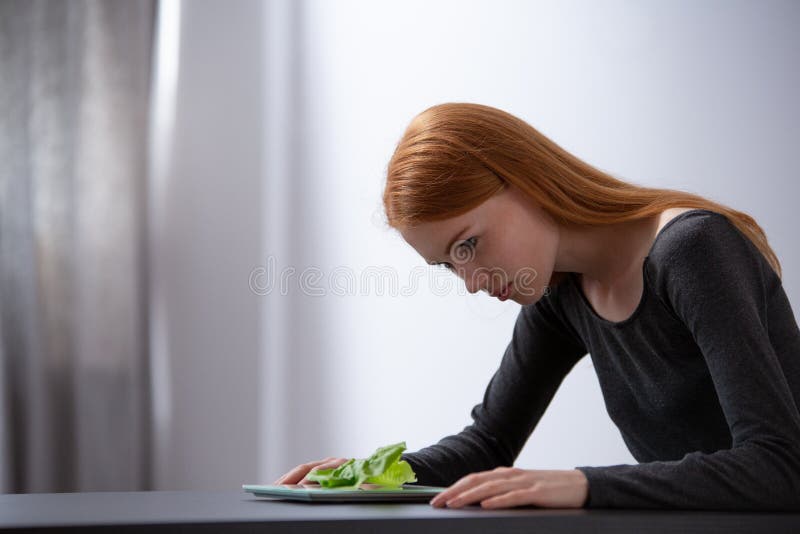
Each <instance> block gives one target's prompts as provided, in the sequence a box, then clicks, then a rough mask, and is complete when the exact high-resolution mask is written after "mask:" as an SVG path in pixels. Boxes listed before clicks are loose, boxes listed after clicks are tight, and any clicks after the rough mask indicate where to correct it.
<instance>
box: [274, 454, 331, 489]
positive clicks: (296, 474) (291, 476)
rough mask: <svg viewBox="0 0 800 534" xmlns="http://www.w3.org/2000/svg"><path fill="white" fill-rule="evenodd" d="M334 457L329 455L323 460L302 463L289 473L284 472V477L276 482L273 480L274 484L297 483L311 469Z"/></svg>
mask: <svg viewBox="0 0 800 534" xmlns="http://www.w3.org/2000/svg"><path fill="white" fill-rule="evenodd" d="M332 459H333V457H331V456H328V457H327V458H324V459H322V460H317V461H315V462H308V463H305V464H300V465H298V466H297V467H295V468H294V469H292V470H291V471H289V472H288V473H286V474H284V475H283V476H282V477H280V478H278V479H277V480H276V481H275V482H273V484H274V485H276V486H278V485H280V484H297V482H298V481H299V480H300V479H302V478H303V477H304V476H306V475H307V474H308V472H309V471H310V470H312V469H313V468H315V467H316V466H318V465H321V464H323V463H325V462H328V461H330V460H332Z"/></svg>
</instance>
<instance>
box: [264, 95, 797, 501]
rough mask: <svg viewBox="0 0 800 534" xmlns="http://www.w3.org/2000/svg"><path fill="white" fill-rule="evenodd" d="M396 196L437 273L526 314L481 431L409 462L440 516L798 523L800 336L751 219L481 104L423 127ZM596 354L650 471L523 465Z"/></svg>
mask: <svg viewBox="0 0 800 534" xmlns="http://www.w3.org/2000/svg"><path fill="white" fill-rule="evenodd" d="M383 200H384V207H385V211H386V215H387V218H388V222H389V224H390V225H391V226H392V227H394V228H396V229H397V230H398V231H399V232H400V233H401V235H402V236H403V238H404V239H405V240H406V241H407V242H408V243H409V245H411V246H412V247H413V248H414V249H415V250H416V251H417V252H419V254H420V255H421V256H422V257H423V258H425V260H426V261H427V262H428V263H431V264H437V265H443V266H444V267H446V268H448V269H451V270H452V271H453V272H454V273H455V274H457V275H458V276H459V277H461V278H462V279H463V280H464V283H465V284H466V286H467V288H468V290H469V291H470V292H473V293H474V292H476V291H479V290H483V291H486V292H487V293H489V294H490V295H492V296H495V297H497V298H499V299H500V300H506V299H512V300H514V301H516V302H518V303H520V304H522V305H523V306H522V308H521V310H520V312H519V316H518V317H517V321H516V323H515V326H514V331H513V335H512V339H511V341H510V343H509V345H508V347H507V349H506V351H505V354H504V355H503V358H502V361H501V363H500V365H499V368H498V370H497V371H496V373H495V374H494V376H493V377H492V378H491V380H490V382H489V385H488V387H487V389H486V391H485V394H484V398H483V401H482V403H480V404H478V405H477V406H475V407H474V408H473V410H472V412H471V415H472V419H473V423H472V424H471V425H470V426H468V427H466V428H464V430H463V431H462V432H460V433H459V434H457V435H453V436H447V437H445V438H443V439H441V440H440V441H439V442H438V443H436V444H435V445H431V446H429V447H426V448H424V449H422V450H420V451H418V452H415V453H408V454H404V455H403V459H404V460H406V461H408V462H409V463H410V464H411V466H412V467H413V469H414V471H415V472H416V473H417V477H418V483H419V484H425V485H437V486H450V487H449V488H448V489H447V490H446V491H445V492H443V493H441V494H440V495H438V496H437V497H436V498H435V499H434V500H433V501H432V504H433V505H434V506H450V507H460V506H465V505H469V504H480V505H481V506H483V507H487V508H506V507H515V506H524V505H535V506H541V507H560V508H565V507H567V508H574V507H592V508H601V507H617V508H701V509H720V510H745V509H751V510H758V509H761V510H768V509H769V510H800V413H798V405H800V330H798V326H797V322H796V320H795V318H794V315H793V313H792V309H791V307H790V304H789V301H788V299H787V297H786V293H785V292H784V289H783V286H782V283H781V268H780V263H779V261H778V258H777V257H776V255H775V253H774V252H773V251H772V249H771V248H770V246H769V244H768V242H767V238H766V235H765V234H764V231H763V230H762V229H761V227H760V226H759V225H758V224H757V223H756V221H754V220H753V219H752V218H751V217H749V216H748V215H746V214H745V213H742V212H739V211H736V210H734V209H732V208H729V207H726V206H724V205H721V204H718V203H715V202H712V201H710V200H708V199H705V198H702V197H700V196H697V195H694V194H690V193H686V192H681V191H675V190H668V189H655V188H648V187H641V186H637V185H633V184H631V183H626V182H623V181H620V180H618V179H616V178H613V177H612V176H610V175H608V174H607V173H604V172H602V171H600V170H598V169H596V168H594V167H592V166H590V165H588V164H586V163H585V162H583V161H581V160H579V159H578V158H576V157H575V156H573V155H572V154H570V153H568V152H567V151H565V150H563V149H562V148H560V147H559V146H558V145H556V144H555V143H554V142H553V141H551V140H550V139H548V138H547V137H545V136H544V135H542V134H541V133H539V132H538V131H537V130H536V129H534V128H533V127H531V126H530V125H529V124H527V123H526V122H524V121H523V120H521V119H519V118H517V117H515V116H513V115H510V114H508V113H506V112H504V111H501V110H498V109H495V108H492V107H488V106H483V105H478V104H467V103H448V104H442V105H437V106H433V107H431V108H429V109H427V110H425V111H423V112H422V113H420V114H419V115H418V116H417V117H415V118H414V120H413V121H412V122H411V124H410V125H409V126H408V128H407V129H406V131H405V133H404V135H403V136H402V138H401V140H400V142H399V144H398V146H397V149H396V151H395V153H394V155H393V156H392V159H391V161H390V163H389V167H388V176H387V182H386V188H385V191H384V197H383ZM587 353H588V354H590V355H591V359H592V362H593V365H594V368H595V370H596V372H597V376H598V379H599V382H600V386H601V390H602V393H603V397H604V400H605V404H606V408H607V410H608V413H609V415H610V417H611V419H612V420H613V421H614V423H615V424H616V425H617V427H618V428H619V430H620V432H621V434H622V437H623V439H624V441H625V443H626V445H627V446H628V449H629V450H630V451H631V454H632V455H633V456H634V458H636V460H637V462H639V463H638V464H635V465H613V466H602V467H591V466H583V467H576V468H575V469H572V470H534V469H522V468H514V467H511V466H512V465H513V463H514V461H515V459H516V458H517V456H518V455H519V453H520V451H521V450H522V447H523V446H524V444H525V443H526V441H527V439H528V438H529V436H530V435H531V433H532V432H533V430H534V428H535V427H536V425H537V423H538V422H539V420H540V418H541V416H542V414H543V413H544V411H545V409H546V408H547V406H548V404H549V403H550V401H551V399H552V397H553V395H554V394H555V392H556V390H557V389H558V387H559V385H560V384H561V382H562V380H563V378H564V377H565V376H566V374H567V373H568V372H569V371H570V370H571V369H572V367H573V366H574V365H575V363H576V362H578V360H580V359H581V358H582V357H583V356H585V355H586V354H587ZM344 461H345V459H344V458H326V459H324V460H320V461H317V462H310V463H308V464H303V465H301V466H298V467H296V468H295V469H293V470H292V471H290V472H288V473H287V474H286V475H284V476H283V477H281V478H280V479H278V480H277V481H276V483H295V482H297V481H303V482H304V481H305V480H306V479H305V478H304V477H305V475H306V474H307V473H308V472H309V471H310V470H312V469H315V468H319V469H324V468H328V467H333V466H336V465H339V464H341V463H342V462H344Z"/></svg>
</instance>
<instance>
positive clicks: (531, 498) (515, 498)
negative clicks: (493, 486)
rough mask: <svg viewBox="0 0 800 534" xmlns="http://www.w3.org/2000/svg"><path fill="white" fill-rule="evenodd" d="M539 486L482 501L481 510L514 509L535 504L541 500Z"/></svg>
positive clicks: (520, 489)
mask: <svg viewBox="0 0 800 534" xmlns="http://www.w3.org/2000/svg"><path fill="white" fill-rule="evenodd" d="M539 495H540V489H539V486H532V487H527V488H519V489H515V490H513V491H509V492H508V493H503V494H500V495H495V496H494V497H491V498H489V499H486V500H484V501H481V508H513V507H515V506H521V505H524V504H531V503H535V502H536V501H537V500H538V499H539Z"/></svg>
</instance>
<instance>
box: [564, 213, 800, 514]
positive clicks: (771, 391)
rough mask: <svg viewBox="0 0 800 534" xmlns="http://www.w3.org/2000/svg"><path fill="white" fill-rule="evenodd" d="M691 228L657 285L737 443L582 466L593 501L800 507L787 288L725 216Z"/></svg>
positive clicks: (797, 353) (795, 356)
mask: <svg viewBox="0 0 800 534" xmlns="http://www.w3.org/2000/svg"><path fill="white" fill-rule="evenodd" d="M688 229H689V230H688V232H687V234H686V235H685V237H684V238H683V239H681V240H674V241H672V242H670V250H669V251H665V252H666V253H665V254H664V258H665V259H664V261H663V262H661V264H660V265H658V266H657V268H655V272H654V273H653V274H652V276H653V282H654V287H655V288H656V291H657V294H658V295H659V297H660V298H661V299H662V301H663V302H664V305H665V306H666V307H668V308H670V309H671V311H672V313H674V315H675V316H676V317H677V318H679V319H680V320H681V321H683V323H685V325H686V327H687V328H688V330H689V331H690V332H691V333H692V336H693V337H694V340H695V341H696V343H697V345H698V347H699V349H700V351H701V352H702V355H703V358H704V360H705V363H706V365H707V366H708V370H709V373H710V376H711V379H712V381H713V386H714V389H715V390H716V394H717V396H718V397H719V402H720V406H721V408H722V411H723V412H724V415H725V420H726V422H727V424H728V427H729V429H730V434H731V437H732V440H731V443H732V444H731V447H730V449H726V450H718V451H715V452H710V453H709V452H700V451H696V452H690V453H687V454H686V455H685V456H683V457H682V458H681V459H679V460H674V461H653V462H646V463H641V464H637V465H614V466H605V467H588V466H585V467H577V468H576V469H580V470H581V471H583V473H584V474H585V475H586V477H587V478H588V480H589V501H588V502H587V504H586V506H587V507H590V508H608V507H611V508H686V509H718V510H748V509H749V510H800V414H798V405H797V402H798V401H799V400H800V399H798V398H796V397H795V394H796V392H797V391H798V386H800V376H798V374H800V372H798V370H799V369H800V362H799V361H798V360H799V359H800V350H798V344H797V343H796V342H795V341H794V340H797V339H798V328H797V323H796V321H795V319H794V316H793V314H792V310H791V307H790V305H789V302H788V299H787V297H786V294H785V293H784V290H783V286H782V284H781V281H780V279H779V278H778V276H777V274H776V273H775V272H774V270H772V268H771V267H770V265H769V263H768V262H767V261H766V260H765V259H764V257H763V256H762V255H761V253H760V251H759V250H758V249H757V248H756V247H755V246H754V245H753V244H752V242H751V241H750V240H749V239H747V237H745V236H744V235H743V234H741V233H740V232H739V231H738V230H737V229H736V227H735V226H734V225H733V224H732V223H731V222H730V221H728V220H727V219H726V218H724V216H721V215H719V214H717V215H714V216H712V217H704V218H701V219H698V222H697V223H696V224H693V225H690V226H688ZM771 318H772V319H773V321H772V322H770V319H771ZM776 346H779V347H782V348H783V350H782V351H781V352H777V351H776V349H775V347H776ZM793 391H794V393H793ZM667 424H668V423H667Z"/></svg>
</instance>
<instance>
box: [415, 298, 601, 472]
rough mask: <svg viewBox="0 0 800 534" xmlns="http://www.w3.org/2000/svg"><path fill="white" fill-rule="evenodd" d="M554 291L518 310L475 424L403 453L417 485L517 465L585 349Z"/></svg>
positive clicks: (477, 408)
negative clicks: (558, 309)
mask: <svg viewBox="0 0 800 534" xmlns="http://www.w3.org/2000/svg"><path fill="white" fill-rule="evenodd" d="M556 292H557V288H556V289H555V290H554V293H553V294H551V295H547V296H543V297H542V298H541V299H539V300H538V301H537V302H536V303H534V304H531V305H529V306H523V307H522V309H521V310H520V312H519V315H518V316H517V320H516V323H515V325H514V331H513V335H512V338H511V341H510V342H509V344H508V346H507V348H506V350H505V353H504V355H503V358H502V361H501V363H500V366H499V368H498V369H497V371H496V372H495V374H494V376H492V378H491V380H490V381H489V385H488V386H487V388H486V391H485V393H484V396H483V402H482V403H481V404H478V405H476V406H475V407H474V408H473V409H472V412H471V416H472V419H473V423H472V424H471V425H469V426H467V427H465V428H464V429H463V430H462V431H461V432H460V433H458V434H456V435H451V436H447V437H445V438H442V439H441V440H440V441H439V442H438V443H436V444H435V445H431V446H429V447H426V448H424V449H421V450H420V451H417V452H415V453H407V454H404V455H403V457H402V459H404V460H406V461H408V463H409V464H411V467H412V468H413V469H414V471H415V472H416V473H417V479H418V483H419V484H424V485H433V486H449V485H451V484H453V483H454V482H455V481H457V480H458V479H460V478H461V477H463V476H464V475H467V474H469V473H472V472H476V471H483V470H488V469H493V468H495V467H498V466H511V465H512V464H513V463H514V460H516V458H517V456H518V455H519V453H520V451H521V450H522V447H523V446H524V445H525V442H526V441H527V439H528V438H529V436H530V435H531V433H532V432H533V429H534V428H535V427H536V425H537V424H538V422H539V419H540V418H541V417H542V414H543V413H544V411H545V409H546V408H547V406H548V405H549V404H550V401H551V400H552V398H553V396H554V395H555V392H556V390H557V389H558V387H559V385H560V384H561V382H562V381H563V379H564V377H565V376H566V375H567V373H568V372H569V371H570V369H572V367H573V366H574V365H575V363H576V362H577V361H578V360H580V358H582V357H583V356H585V355H586V353H587V351H586V349H585V348H584V347H583V345H582V344H581V343H579V342H577V341H576V339H575V336H573V335H571V334H570V333H569V332H568V331H567V330H566V328H565V327H564V324H563V323H562V321H561V319H559V316H558V314H557V312H556V311H555V310H554V309H553V306H554V305H555V303H554V302H552V300H551V298H553V297H555V295H556Z"/></svg>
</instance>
